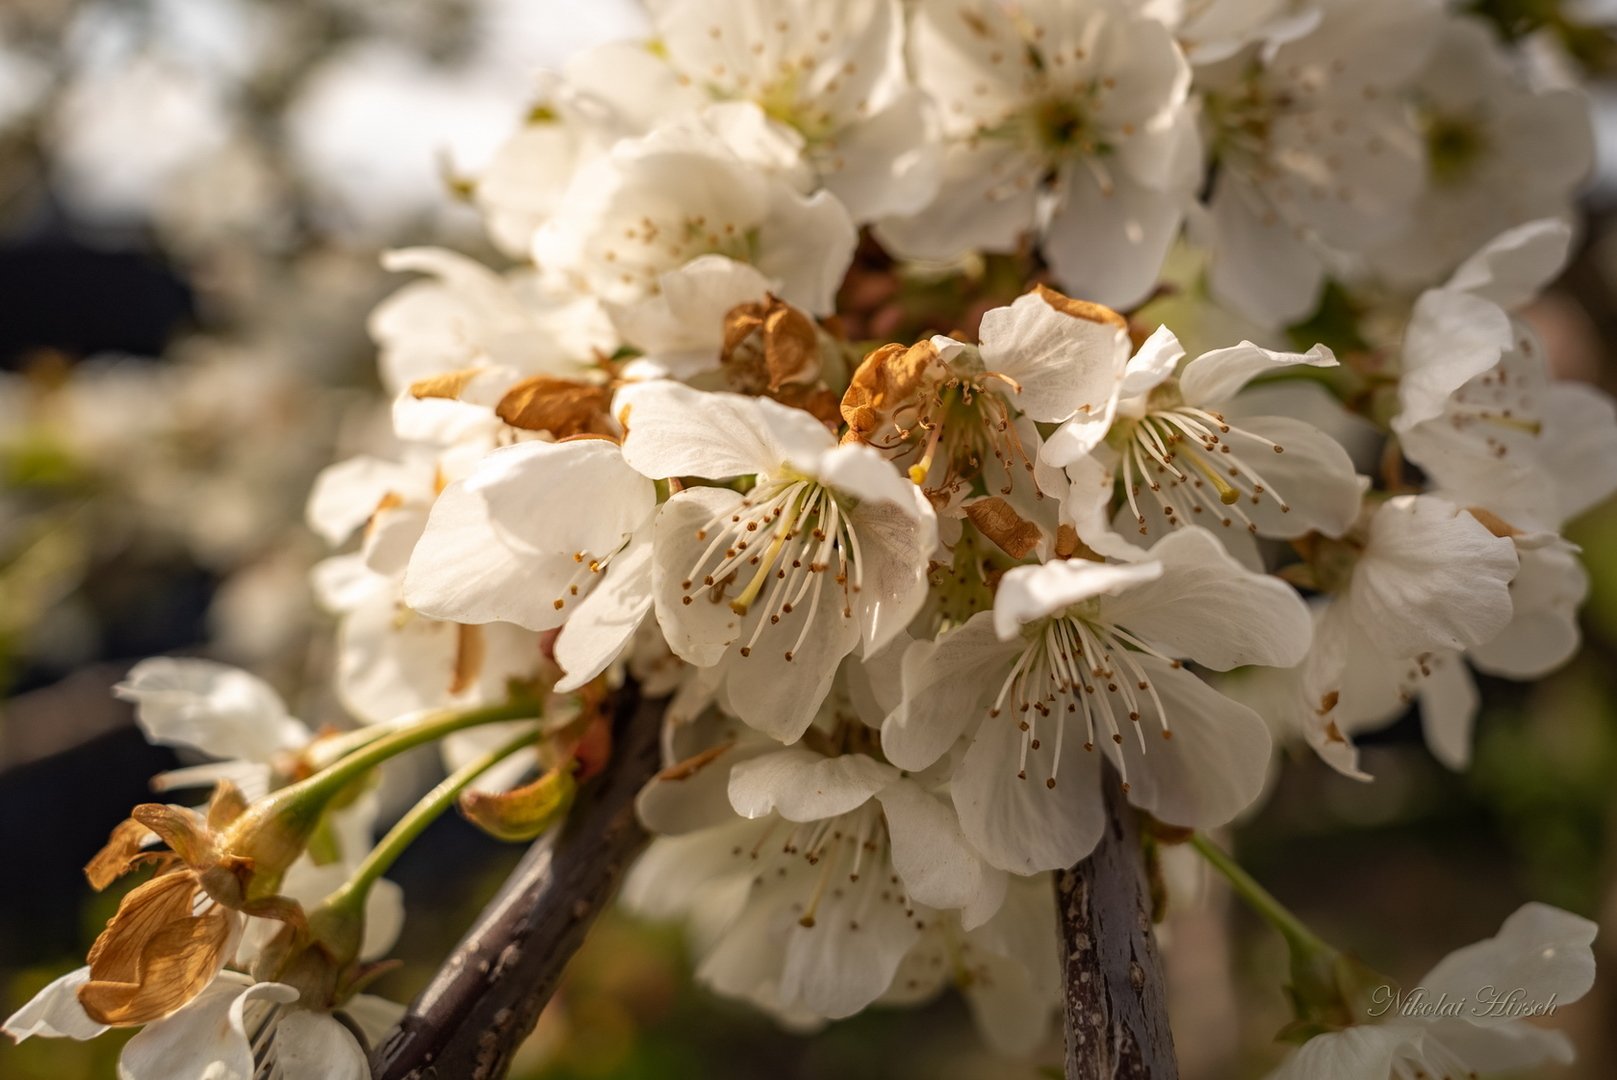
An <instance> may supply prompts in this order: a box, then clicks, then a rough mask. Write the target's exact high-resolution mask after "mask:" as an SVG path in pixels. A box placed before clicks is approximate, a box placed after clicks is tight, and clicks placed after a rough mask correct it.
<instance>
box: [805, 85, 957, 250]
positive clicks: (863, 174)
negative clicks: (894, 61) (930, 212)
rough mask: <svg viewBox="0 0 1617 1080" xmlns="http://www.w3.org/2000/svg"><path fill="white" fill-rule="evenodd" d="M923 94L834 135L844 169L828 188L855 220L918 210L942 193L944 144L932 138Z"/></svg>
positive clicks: (832, 175)
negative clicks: (940, 188) (939, 192)
mask: <svg viewBox="0 0 1617 1080" xmlns="http://www.w3.org/2000/svg"><path fill="white" fill-rule="evenodd" d="M928 105H929V102H928V101H927V100H926V98H925V96H923V95H922V94H919V93H917V92H915V91H914V90H909V91H906V92H905V93H903V94H902V95H900V96H899V97H898V98H897V99H896V100H895V101H893V102H892V103H891V104H889V105H887V106H886V107H884V108H881V109H879V110H877V111H876V112H873V113H872V114H871V115H870V116H869V117H867V118H865V119H863V120H859V121H856V122H855V123H853V124H851V125H850V126H848V127H845V128H843V129H842V130H841V131H839V132H837V134H836V157H837V158H839V159H841V161H842V167H841V168H839V169H835V170H834V171H830V172H827V173H826V174H825V175H824V181H825V186H826V187H827V188H828V189H829V190H830V192H831V194H833V195H835V196H836V197H837V198H838V199H840V200H841V201H842V203H843V205H845V206H846V207H847V208H848V213H849V214H850V215H851V216H852V217H853V219H854V221H855V222H869V221H874V220H876V219H878V218H886V217H894V216H897V215H902V214H914V213H916V212H918V211H919V210H921V209H922V208H923V207H925V206H926V204H927V203H928V202H930V201H931V200H932V198H933V197H934V196H935V195H936V194H937V192H938V185H939V184H940V183H941V181H942V179H943V148H942V147H941V146H940V145H938V143H937V142H936V141H934V140H933V139H932V138H929V134H930V133H929V132H928V131H927V116H926V110H927V108H928Z"/></svg>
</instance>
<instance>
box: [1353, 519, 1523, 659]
mask: <svg viewBox="0 0 1617 1080" xmlns="http://www.w3.org/2000/svg"><path fill="white" fill-rule="evenodd" d="M1516 567H1517V559H1516V548H1515V545H1514V544H1512V543H1511V542H1510V541H1509V540H1507V539H1504V538H1502V537H1498V536H1495V535H1493V533H1491V532H1489V531H1488V530H1487V528H1485V527H1484V526H1483V525H1482V524H1481V523H1480V522H1478V521H1477V519H1476V518H1474V517H1472V516H1471V515H1470V514H1468V513H1466V512H1465V511H1463V510H1461V509H1460V508H1459V507H1456V506H1454V505H1452V504H1451V503H1447V502H1444V501H1443V500H1442V499H1437V498H1433V497H1432V496H1429V495H1418V496H1417V495H1400V496H1398V497H1397V498H1395V499H1391V500H1389V501H1388V502H1387V503H1385V504H1384V505H1383V506H1382V507H1381V509H1380V510H1378V511H1377V512H1376V515H1375V517H1373V518H1371V519H1370V537H1369V544H1368V546H1367V548H1366V551H1365V554H1364V556H1363V558H1361V559H1360V560H1359V564H1358V566H1357V567H1355V568H1354V571H1353V580H1352V583H1351V584H1350V585H1349V587H1348V594H1347V602H1348V606H1349V608H1350V610H1351V611H1352V613H1353V617H1354V619H1355V620H1357V621H1358V623H1359V625H1360V626H1362V627H1364V628H1365V629H1366V630H1368V631H1369V632H1371V633H1373V634H1374V635H1375V637H1376V640H1377V641H1378V643H1379V644H1380V645H1381V647H1382V650H1383V651H1384V652H1386V653H1387V654H1388V655H1390V656H1398V657H1406V656H1418V655H1419V654H1421V653H1423V652H1426V651H1427V650H1429V649H1462V648H1465V647H1466V646H1469V645H1480V644H1481V643H1483V642H1485V641H1488V640H1489V639H1490V638H1492V637H1493V636H1494V635H1495V634H1497V633H1499V632H1500V631H1501V630H1503V629H1504V628H1505V626H1506V625H1507V624H1508V623H1509V622H1510V612H1511V603H1510V589H1509V584H1510V579H1511V578H1513V577H1515V576H1516Z"/></svg>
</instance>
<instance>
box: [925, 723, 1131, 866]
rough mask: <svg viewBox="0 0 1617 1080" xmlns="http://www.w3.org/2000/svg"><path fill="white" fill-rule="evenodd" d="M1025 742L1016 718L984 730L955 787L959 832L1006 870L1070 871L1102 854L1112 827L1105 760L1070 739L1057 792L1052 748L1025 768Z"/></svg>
mask: <svg viewBox="0 0 1617 1080" xmlns="http://www.w3.org/2000/svg"><path fill="white" fill-rule="evenodd" d="M1023 739H1024V736H1023V734H1022V732H1021V731H1020V730H1018V728H1017V722H1016V720H1014V719H1013V718H1012V717H1010V716H1009V715H1006V716H999V717H993V718H991V719H989V720H986V721H984V722H983V724H982V725H980V726H979V727H978V729H977V736H976V738H974V739H973V740H972V741H971V746H970V747H969V748H968V749H967V750H966V754H965V757H964V758H962V759H961V762H960V767H959V770H958V771H957V772H956V773H955V777H954V782H953V784H952V793H953V796H954V805H955V809H956V810H957V811H958V812H959V814H960V829H961V831H962V832H964V833H965V835H966V839H968V840H970V841H971V844H972V846H973V847H975V848H976V849H977V850H978V851H979V852H981V853H982V856H983V858H984V860H986V861H987V862H988V863H989V865H991V866H997V867H999V868H1000V869H1001V870H1008V871H1010V872H1011V873H1013V874H1034V873H1037V872H1039V871H1040V870H1060V869H1064V868H1066V867H1068V866H1071V865H1073V864H1074V863H1076V862H1077V861H1078V860H1079V859H1082V858H1083V857H1084V856H1086V855H1088V854H1089V853H1090V852H1091V851H1093V850H1094V849H1095V845H1096V844H1097V843H1099V842H1100V837H1101V832H1102V830H1104V828H1105V826H1106V815H1105V813H1104V812H1103V811H1102V809H1101V798H1100V762H1101V755H1100V754H1099V753H1096V752H1094V751H1086V750H1084V749H1083V747H1082V746H1081V745H1080V744H1079V740H1078V739H1076V738H1072V739H1067V740H1065V742H1064V746H1063V751H1062V759H1061V768H1060V770H1059V771H1060V776H1059V777H1058V778H1057V782H1056V784H1055V786H1054V787H1050V786H1047V784H1046V778H1047V777H1049V775H1050V773H1051V772H1052V771H1053V756H1054V750H1053V749H1052V748H1051V745H1050V742H1049V741H1048V740H1047V741H1045V743H1044V745H1043V749H1041V750H1039V751H1037V752H1033V753H1029V754H1028V755H1027V758H1026V767H1025V769H1024V768H1023V758H1022V749H1023ZM1019 772H1025V774H1026V776H1025V778H1024V777H1021V776H1018V773H1019Z"/></svg>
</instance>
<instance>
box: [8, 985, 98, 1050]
mask: <svg viewBox="0 0 1617 1080" xmlns="http://www.w3.org/2000/svg"><path fill="white" fill-rule="evenodd" d="M89 978H90V969H89V968H88V967H81V968H75V969H74V970H72V971H70V972H68V973H67V974H66V975H63V976H62V977H61V978H59V979H56V980H54V981H53V982H51V983H49V984H48V985H47V986H46V987H45V988H44V989H43V990H41V991H40V992H39V993H37V994H35V995H34V996H33V997H31V998H29V999H28V1000H27V1001H26V1002H25V1003H24V1004H23V1006H22V1008H20V1009H18V1010H17V1011H16V1012H14V1013H12V1014H11V1015H10V1016H9V1017H7V1018H6V1022H5V1024H3V1025H0V1031H4V1032H5V1033H6V1034H7V1035H10V1036H11V1037H12V1038H13V1039H15V1040H16V1041H17V1042H22V1041H23V1040H24V1039H27V1038H30V1037H32V1036H35V1035H38V1036H40V1037H41V1038H46V1039H60V1038H67V1039H80V1040H83V1039H93V1038H95V1037H96V1036H97V1035H100V1034H101V1033H102V1032H103V1031H106V1030H107V1026H106V1025H105V1024H98V1023H96V1022H95V1021H94V1020H91V1019H90V1016H89V1014H88V1013H86V1012H85V1011H84V1006H83V1005H80V1004H79V994H78V990H79V987H81V986H83V985H84V984H85V982H86V981H88V980H89Z"/></svg>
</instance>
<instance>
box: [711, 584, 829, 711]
mask: <svg viewBox="0 0 1617 1080" xmlns="http://www.w3.org/2000/svg"><path fill="white" fill-rule="evenodd" d="M818 577H819V579H820V580H819V584H818V586H817V587H818V588H819V589H820V590H821V595H820V604H819V607H820V611H819V615H818V617H817V618H816V621H815V623H814V625H813V627H812V632H810V633H808V634H806V635H805V634H803V632H802V631H803V624H804V622H805V621H806V620H807V618H808V612H809V610H810V608H811V605H810V604H807V603H805V604H803V605H802V606H800V607H798V608H796V609H795V610H793V611H792V613H791V614H789V615H782V616H781V620H780V623H779V625H775V626H771V627H770V628H769V629H768V630H767V631H766V632H765V634H764V636H763V639H762V641H761V643H760V647H759V649H758V651H755V652H754V653H753V654H752V655H751V656H742V655H740V652H739V650H737V651H736V652H735V653H732V654H731V655H730V657H729V658H728V659H727V660H726V663H727V664H728V665H729V667H728V670H727V672H726V674H725V681H724V683H723V686H722V687H721V689H720V695H721V700H722V702H723V703H724V705H725V706H726V707H727V708H728V709H729V710H730V711H731V712H732V713H734V714H735V715H736V716H737V717H739V718H740V719H741V720H742V721H744V722H745V723H746V724H747V725H748V726H750V727H754V728H757V729H758V730H759V731H762V732H764V733H766V734H768V735H770V736H772V737H773V738H776V739H779V740H781V741H782V742H795V741H796V740H797V739H798V738H800V737H801V736H802V734H803V732H804V731H806V730H807V729H808V726H809V725H810V724H811V723H813V722H814V718H815V716H816V714H818V712H819V710H820V706H821V705H822V704H823V703H824V702H825V698H826V695H827V694H829V693H830V692H831V683H832V681H833V680H834V679H835V678H836V674H837V667H838V665H839V664H841V662H842V658H843V657H845V656H847V655H848V654H849V653H850V652H852V651H853V650H854V647H855V646H856V645H858V643H859V625H858V623H856V622H855V621H854V620H853V619H844V618H842V611H841V608H840V606H839V605H840V604H841V602H842V587H841V586H840V585H838V584H837V583H836V581H835V580H833V578H832V575H830V574H820V575H818ZM697 603H698V604H700V603H701V601H698V602H697ZM693 606H694V605H693ZM715 606H717V605H715ZM726 610H728V607H727V606H726ZM752 618H753V620H754V621H756V620H758V619H762V618H764V612H763V609H762V608H754V613H753V615H752ZM749 630H750V628H749ZM800 639H801V643H800V644H799V643H798V642H799V640H800ZM776 646H780V647H781V648H783V649H784V648H792V650H793V651H792V656H791V659H790V660H788V659H786V658H785V655H784V653H783V652H776V651H774V650H775V648H776Z"/></svg>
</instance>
